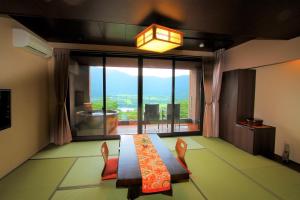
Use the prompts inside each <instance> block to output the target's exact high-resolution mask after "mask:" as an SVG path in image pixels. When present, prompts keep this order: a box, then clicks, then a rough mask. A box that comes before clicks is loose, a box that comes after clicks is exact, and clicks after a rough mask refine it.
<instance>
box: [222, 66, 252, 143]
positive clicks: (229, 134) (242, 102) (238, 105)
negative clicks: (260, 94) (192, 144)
mask: <svg viewBox="0 0 300 200" xmlns="http://www.w3.org/2000/svg"><path fill="white" fill-rule="evenodd" d="M255 75H256V74H255V70H248V69H246V70H245V69H244V70H240V69H239V70H233V71H228V72H224V73H223V78H222V88H221V95H220V137H221V138H223V139H225V140H226V141H229V142H231V143H235V141H236V140H237V138H236V137H235V134H234V132H235V129H236V126H235V125H236V123H237V122H238V121H241V120H245V119H246V118H248V117H253V112H254V111H253V110H254V96H255Z"/></svg>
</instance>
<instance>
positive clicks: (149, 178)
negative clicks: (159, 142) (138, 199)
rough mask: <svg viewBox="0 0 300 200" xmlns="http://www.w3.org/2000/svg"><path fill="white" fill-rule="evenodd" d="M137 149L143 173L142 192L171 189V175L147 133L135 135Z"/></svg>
mask: <svg viewBox="0 0 300 200" xmlns="http://www.w3.org/2000/svg"><path fill="white" fill-rule="evenodd" d="M133 138H134V144H135V149H136V153H137V157H138V161H139V165H140V170H141V174H142V192H143V193H155V192H162V191H167V190H170V189H171V175H170V173H169V171H168V168H167V167H166V165H165V164H164V162H163V161H162V159H161V158H160V156H159V154H158V153H157V151H156V149H155V147H154V145H153V144H152V141H151V139H150V137H149V136H148V135H147V134H141V135H134V136H133Z"/></svg>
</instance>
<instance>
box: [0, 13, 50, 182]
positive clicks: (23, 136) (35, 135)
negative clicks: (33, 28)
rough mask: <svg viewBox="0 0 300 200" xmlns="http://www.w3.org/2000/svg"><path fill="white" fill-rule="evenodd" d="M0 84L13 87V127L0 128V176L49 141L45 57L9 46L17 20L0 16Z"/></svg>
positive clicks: (46, 63) (9, 87) (0, 85)
mask: <svg viewBox="0 0 300 200" xmlns="http://www.w3.org/2000/svg"><path fill="white" fill-rule="evenodd" d="M0 27H1V28H0V88H8V89H11V90H12V113H11V114H12V127H11V128H9V129H6V130H3V131H0V178H1V177H3V176H4V175H6V174H7V173H9V172H10V171H11V170H13V169H14V168H16V167H17V166H19V165H20V164H21V163H23V162H24V161H26V160H27V159H28V158H30V157H31V156H32V155H33V154H35V153H36V152H37V151H39V150H40V149H41V148H42V147H44V146H45V145H47V144H48V143H49V131H48V69H47V68H48V61H47V60H46V59H44V58H42V57H40V56H37V55H34V54H32V53H30V52H27V51H25V50H23V49H20V48H15V47H13V46H12V28H13V27H22V26H21V25H20V24H19V23H17V22H16V21H14V20H12V19H10V18H6V17H0Z"/></svg>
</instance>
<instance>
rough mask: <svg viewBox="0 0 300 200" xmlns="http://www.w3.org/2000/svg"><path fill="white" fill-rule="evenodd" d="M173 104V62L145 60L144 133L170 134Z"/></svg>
mask: <svg viewBox="0 0 300 200" xmlns="http://www.w3.org/2000/svg"><path fill="white" fill-rule="evenodd" d="M171 103H172V62H171V61H170V60H159V59H144V62H143V132H144V133H170V132H171V119H172V115H171V113H172V112H171V110H170V108H171V107H170V105H171Z"/></svg>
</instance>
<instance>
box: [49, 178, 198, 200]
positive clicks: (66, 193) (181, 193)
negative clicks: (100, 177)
mask: <svg viewBox="0 0 300 200" xmlns="http://www.w3.org/2000/svg"><path fill="white" fill-rule="evenodd" d="M172 187H173V196H172V197H170V196H165V195H162V194H155V195H148V196H141V197H139V198H138V199H141V200H142V199H145V200H157V199H159V200H164V199H166V200H167V199H169V200H171V199H176V200H194V199H195V200H203V199H204V197H203V196H202V195H201V193H200V192H199V191H198V190H197V189H196V187H195V186H194V185H193V184H192V183H191V182H184V183H176V184H173V185H172ZM73 199H74V200H98V199H101V200H108V199H109V200H119V199H120V200H122V199H124V200H125V199H127V189H119V188H118V189H116V182H115V181H105V182H101V183H100V186H99V187H91V188H81V189H72V190H58V191H57V192H56V193H55V195H54V196H53V198H52V200H73Z"/></svg>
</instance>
